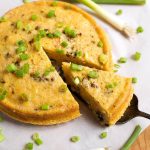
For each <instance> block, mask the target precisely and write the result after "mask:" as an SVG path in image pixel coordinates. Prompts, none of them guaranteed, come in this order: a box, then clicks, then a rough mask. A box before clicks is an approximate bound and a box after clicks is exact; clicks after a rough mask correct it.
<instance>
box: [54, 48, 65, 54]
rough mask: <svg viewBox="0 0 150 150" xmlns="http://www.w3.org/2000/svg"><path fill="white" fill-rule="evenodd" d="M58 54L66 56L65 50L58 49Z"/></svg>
mask: <svg viewBox="0 0 150 150" xmlns="http://www.w3.org/2000/svg"><path fill="white" fill-rule="evenodd" d="M56 53H58V54H64V53H65V51H64V50H63V49H56Z"/></svg>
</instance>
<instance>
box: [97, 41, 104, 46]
mask: <svg viewBox="0 0 150 150" xmlns="http://www.w3.org/2000/svg"><path fill="white" fill-rule="evenodd" d="M97 46H98V47H101V48H102V47H103V42H102V41H101V40H100V41H99V42H98V43H97Z"/></svg>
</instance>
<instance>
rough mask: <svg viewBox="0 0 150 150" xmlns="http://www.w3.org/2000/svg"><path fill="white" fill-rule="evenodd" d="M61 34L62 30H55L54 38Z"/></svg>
mask: <svg viewBox="0 0 150 150" xmlns="http://www.w3.org/2000/svg"><path fill="white" fill-rule="evenodd" d="M60 36H61V32H60V31H55V32H54V33H53V37H54V38H59V37H60Z"/></svg>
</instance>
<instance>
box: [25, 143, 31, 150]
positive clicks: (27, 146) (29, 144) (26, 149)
mask: <svg viewBox="0 0 150 150" xmlns="http://www.w3.org/2000/svg"><path fill="white" fill-rule="evenodd" d="M25 150H33V143H31V142H30V143H27V144H26V145H25Z"/></svg>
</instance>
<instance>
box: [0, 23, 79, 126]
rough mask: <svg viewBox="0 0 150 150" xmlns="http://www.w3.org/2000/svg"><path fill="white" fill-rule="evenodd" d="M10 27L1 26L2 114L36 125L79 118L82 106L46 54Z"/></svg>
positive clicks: (7, 24) (0, 107) (0, 71)
mask: <svg viewBox="0 0 150 150" xmlns="http://www.w3.org/2000/svg"><path fill="white" fill-rule="evenodd" d="M10 24H11V23H10V22H6V23H4V24H0V35H1V36H0V64H1V65H0V111H2V112H4V113H6V114H7V115H9V116H10V117H12V118H14V119H16V120H19V121H21V122H25V123H31V124H37V125H49V124H58V123H62V122H66V121H69V120H72V119H75V118H77V117H79V116H80V113H79V105H78V104H77V102H76V101H75V99H74V98H73V96H72V95H71V93H70V91H69V90H68V88H67V85H66V83H64V82H63V80H62V79H61V77H60V76H59V74H58V73H57V71H56V70H55V68H54V67H53V66H52V65H51V62H50V61H49V58H48V57H47V55H46V54H45V52H44V51H43V50H42V49H38V51H37V49H35V47H34V46H30V45H29V42H28V36H25V35H24V34H21V33H19V34H17V33H14V32H13V30H10V28H11V25H10ZM4 37H5V38H4ZM36 44H37V45H36V46H38V43H36Z"/></svg>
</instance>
